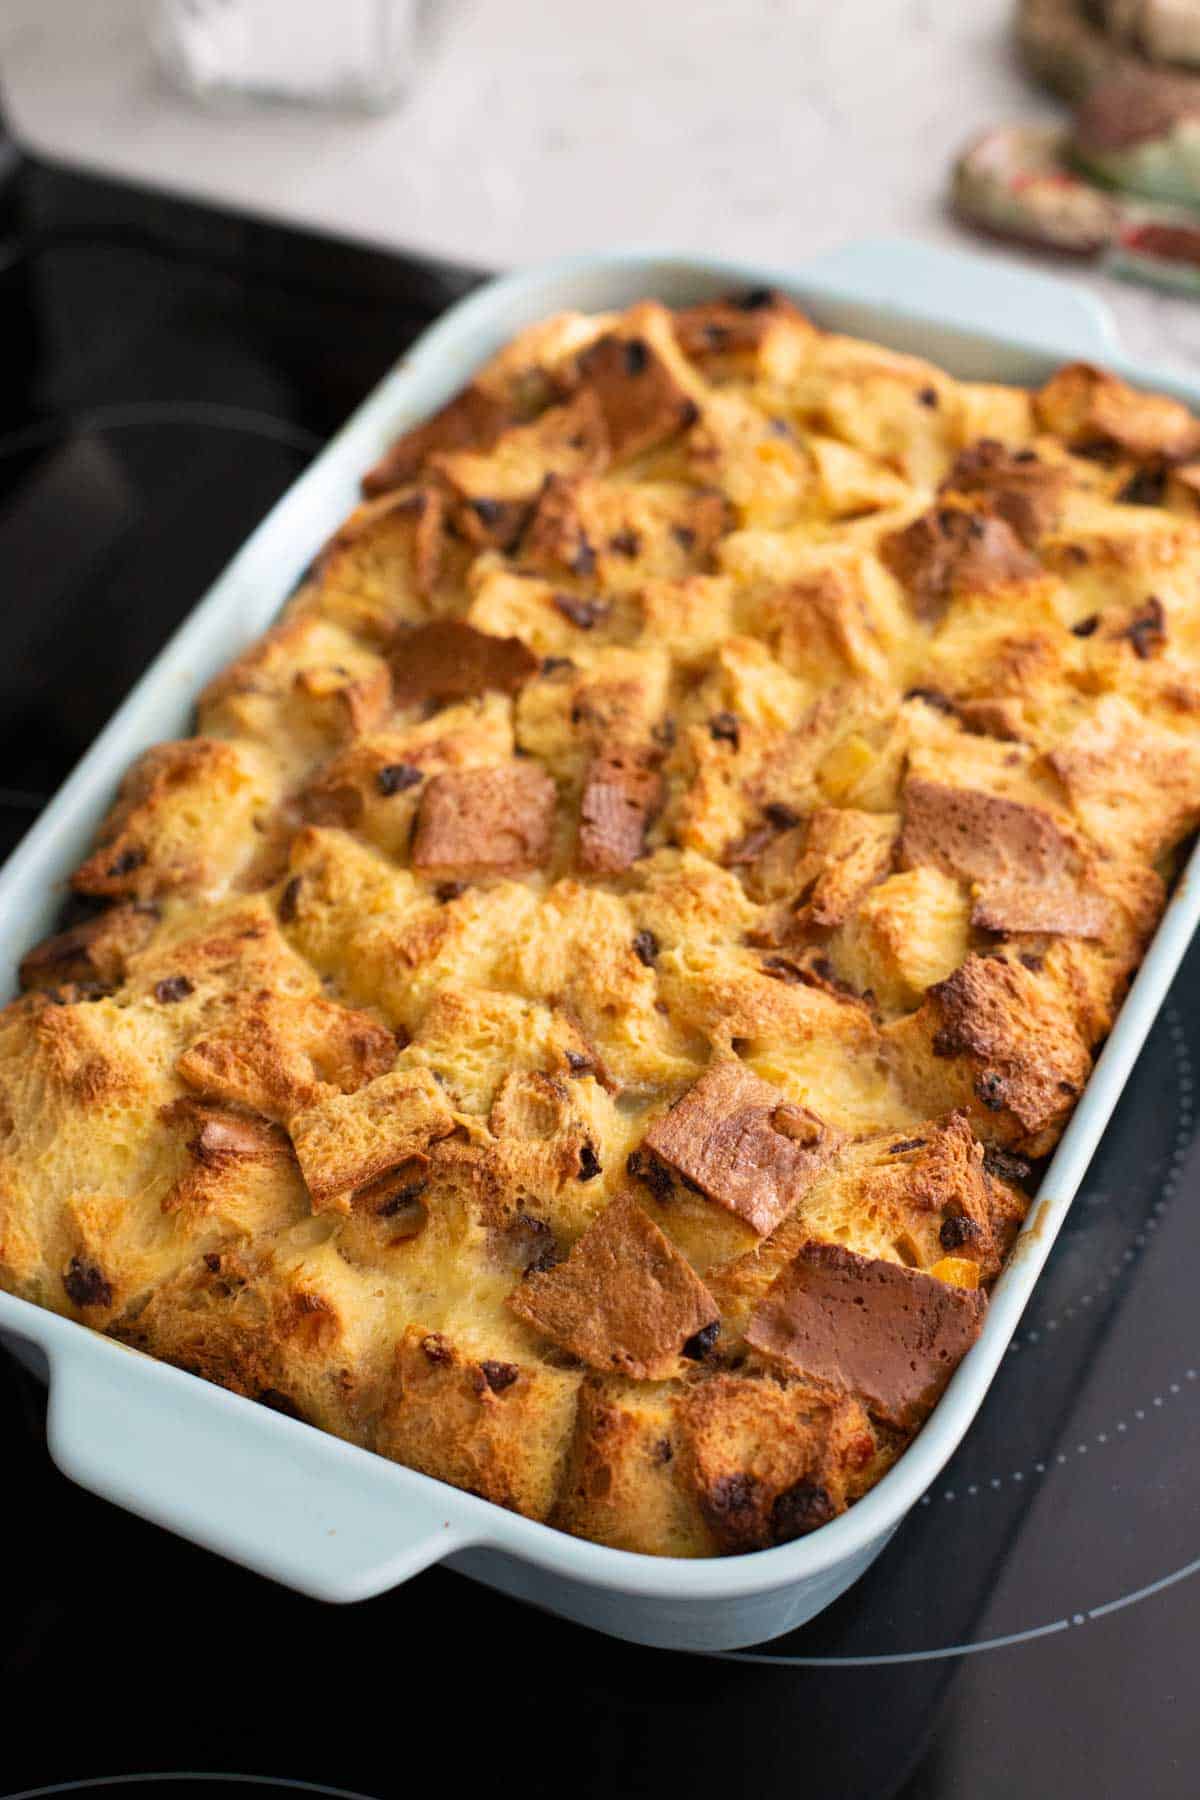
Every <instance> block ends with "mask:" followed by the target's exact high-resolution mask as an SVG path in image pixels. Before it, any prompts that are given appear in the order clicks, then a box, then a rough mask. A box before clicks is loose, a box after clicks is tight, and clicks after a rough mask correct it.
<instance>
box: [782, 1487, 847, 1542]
mask: <svg viewBox="0 0 1200 1800" xmlns="http://www.w3.org/2000/svg"><path fill="white" fill-rule="evenodd" d="M836 1511H837V1508H836V1507H835V1506H834V1504H833V1501H832V1500H831V1499H830V1498H829V1495H828V1493H827V1492H826V1490H825V1489H824V1488H823V1487H819V1486H818V1485H817V1483H816V1482H815V1481H798V1482H796V1484H795V1486H794V1487H790V1488H784V1490H783V1492H782V1494H777V1495H776V1496H775V1502H774V1505H773V1506H772V1507H771V1538H772V1540H773V1542H775V1543H776V1544H786V1543H789V1542H790V1541H791V1539H792V1538H798V1537H803V1536H804V1535H805V1533H806V1532H809V1531H815V1530H816V1529H817V1527H818V1525H827V1524H828V1523H829V1521H830V1519H832V1518H833V1516H834V1514H835V1513H836Z"/></svg>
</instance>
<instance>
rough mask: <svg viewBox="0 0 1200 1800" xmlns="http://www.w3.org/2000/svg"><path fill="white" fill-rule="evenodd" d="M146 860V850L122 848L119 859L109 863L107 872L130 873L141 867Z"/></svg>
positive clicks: (109, 873) (111, 873)
mask: <svg viewBox="0 0 1200 1800" xmlns="http://www.w3.org/2000/svg"><path fill="white" fill-rule="evenodd" d="M145 860H146V852H145V851H144V850H122V852H121V854H120V856H118V858H117V860H116V861H115V862H113V863H110V864H109V866H108V868H107V870H106V871H105V873H106V874H108V875H112V876H119V875H130V874H132V872H133V871H134V869H140V868H141V866H142V864H143V863H144V862H145Z"/></svg>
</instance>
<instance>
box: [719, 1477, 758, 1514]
mask: <svg viewBox="0 0 1200 1800" xmlns="http://www.w3.org/2000/svg"><path fill="white" fill-rule="evenodd" d="M757 1495H758V1483H757V1481H755V1479H754V1477H753V1475H720V1476H718V1477H717V1479H716V1481H714V1482H713V1484H712V1486H711V1487H710V1488H709V1490H708V1495H707V1499H708V1504H709V1507H710V1509H711V1510H712V1511H713V1512H714V1513H716V1514H717V1516H718V1517H719V1518H723V1517H727V1516H728V1515H729V1514H730V1513H739V1512H747V1511H749V1510H750V1509H751V1508H752V1507H753V1506H754V1503H755V1500H756V1498H757Z"/></svg>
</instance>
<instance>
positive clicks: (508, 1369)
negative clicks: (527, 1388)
mask: <svg viewBox="0 0 1200 1800" xmlns="http://www.w3.org/2000/svg"><path fill="white" fill-rule="evenodd" d="M479 1367H480V1370H481V1372H482V1374H483V1379H484V1380H485V1381H486V1382H487V1384H488V1386H489V1387H490V1388H491V1390H492V1392H493V1394H502V1393H503V1392H504V1390H505V1388H510V1387H511V1386H512V1384H513V1382H514V1381H516V1379H517V1377H518V1376H519V1375H520V1373H521V1371H520V1369H518V1367H517V1365H516V1363H506V1362H490V1361H489V1362H481V1363H480V1365H479Z"/></svg>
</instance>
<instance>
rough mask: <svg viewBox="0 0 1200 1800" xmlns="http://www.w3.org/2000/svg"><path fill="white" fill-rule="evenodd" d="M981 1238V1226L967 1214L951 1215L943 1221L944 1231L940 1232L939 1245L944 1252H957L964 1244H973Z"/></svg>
mask: <svg viewBox="0 0 1200 1800" xmlns="http://www.w3.org/2000/svg"><path fill="white" fill-rule="evenodd" d="M978 1236H979V1226H978V1225H977V1224H976V1223H975V1220H974V1219H972V1218H969V1217H968V1216H967V1214H966V1213H950V1214H949V1216H948V1217H947V1218H945V1219H943V1220H942V1229H941V1230H940V1231H939V1232H938V1243H939V1244H940V1245H941V1246H942V1249H943V1250H957V1249H959V1248H960V1247H961V1246H962V1245H963V1244H973V1243H974V1242H975V1239H976V1238H977V1237H978Z"/></svg>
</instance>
